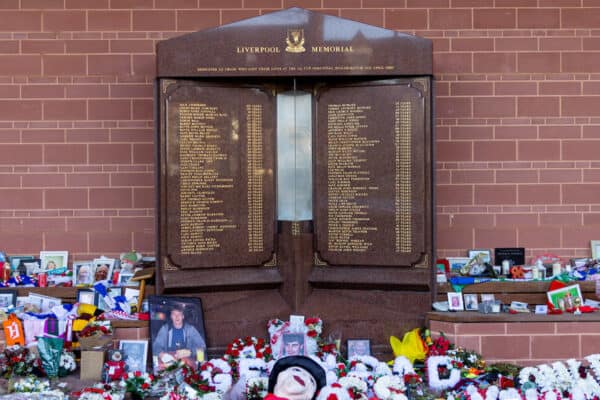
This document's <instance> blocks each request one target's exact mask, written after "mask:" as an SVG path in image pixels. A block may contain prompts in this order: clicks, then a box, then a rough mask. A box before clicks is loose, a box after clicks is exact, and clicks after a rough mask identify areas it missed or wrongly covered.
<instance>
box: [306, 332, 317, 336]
mask: <svg viewBox="0 0 600 400" xmlns="http://www.w3.org/2000/svg"><path fill="white" fill-rule="evenodd" d="M306 336H308V337H316V336H317V331H308V332H307V333H306Z"/></svg>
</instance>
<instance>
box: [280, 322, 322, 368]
mask: <svg viewBox="0 0 600 400" xmlns="http://www.w3.org/2000/svg"><path fill="white" fill-rule="evenodd" d="M322 326H323V322H322V320H321V319H319V318H304V316H302V315H290V319H289V321H282V320H280V319H272V320H270V321H269V324H268V328H269V336H270V343H271V349H272V351H273V357H274V358H275V359H278V358H281V357H285V356H290V355H304V356H311V355H314V354H316V352H317V350H318V344H317V342H318V335H319V333H320V332H321V331H322Z"/></svg>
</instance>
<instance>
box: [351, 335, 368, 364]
mask: <svg viewBox="0 0 600 400" xmlns="http://www.w3.org/2000/svg"><path fill="white" fill-rule="evenodd" d="M346 348H347V349H348V360H349V359H351V358H352V357H354V356H370V355H371V341H370V340H369V339H348V342H347V344H346Z"/></svg>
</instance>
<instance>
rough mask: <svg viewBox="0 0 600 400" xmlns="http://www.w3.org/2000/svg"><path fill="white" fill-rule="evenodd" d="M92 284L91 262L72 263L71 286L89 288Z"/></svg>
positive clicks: (92, 268) (92, 267)
mask: <svg viewBox="0 0 600 400" xmlns="http://www.w3.org/2000/svg"><path fill="white" fill-rule="evenodd" d="M92 283H94V263H93V261H74V262H73V286H90V285H91V284H92Z"/></svg>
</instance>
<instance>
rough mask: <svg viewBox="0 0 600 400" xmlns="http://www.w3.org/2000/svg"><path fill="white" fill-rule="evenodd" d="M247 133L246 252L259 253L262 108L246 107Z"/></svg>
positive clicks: (261, 203) (255, 106)
mask: <svg viewBox="0 0 600 400" xmlns="http://www.w3.org/2000/svg"><path fill="white" fill-rule="evenodd" d="M246 125H247V127H246V128H247V129H246V130H247V133H248V148H247V152H248V251H249V252H251V253H253V252H261V251H263V249H264V241H263V196H262V193H263V176H264V165H263V146H262V141H263V138H262V136H263V135H262V132H263V127H262V106H261V105H260V104H247V105H246Z"/></svg>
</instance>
